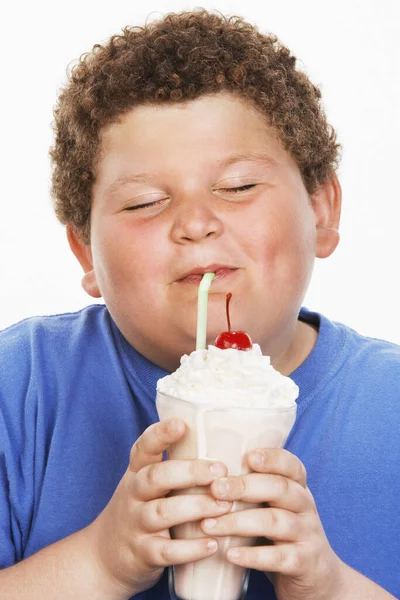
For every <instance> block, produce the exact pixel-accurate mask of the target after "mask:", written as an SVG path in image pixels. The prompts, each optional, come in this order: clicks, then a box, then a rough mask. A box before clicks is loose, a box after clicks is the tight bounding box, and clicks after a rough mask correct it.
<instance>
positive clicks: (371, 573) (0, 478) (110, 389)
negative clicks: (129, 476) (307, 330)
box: [0, 305, 400, 600]
mask: <svg viewBox="0 0 400 600" xmlns="http://www.w3.org/2000/svg"><path fill="white" fill-rule="evenodd" d="M300 319H302V320H304V321H306V322H309V323H312V324H314V325H315V326H316V327H319V336H318V340H317V343H316V345H315V347H314V349H313V351H312V352H311V354H310V356H309V357H308V358H307V359H306V361H305V362H304V363H303V364H302V365H301V366H300V367H299V368H298V369H297V370H296V371H295V372H294V373H293V374H292V378H293V379H294V381H295V382H296V383H297V384H298V386H299V388H300V396H299V400H298V413H297V420H296V424H295V426H294V428H293V430H292V433H291V435H290V437H289V439H288V441H287V444H286V447H287V448H288V450H290V451H291V452H293V453H294V454H296V455H297V456H299V457H300V459H301V460H302V461H303V463H304V464H305V466H306V468H307V472H308V486H309V488H310V490H311V491H312V493H313V495H314V498H315V501H316V504H317V507H318V510H319V514H320V517H321V520H322V523H323V525H324V528H325V532H326V534H327V537H328V539H329V541H330V543H331V545H332V547H333V549H334V550H335V552H336V553H337V554H338V556H339V557H340V558H341V559H342V560H343V561H344V562H346V563H347V564H348V565H350V566H352V567H353V568H355V569H356V570H358V571H360V572H361V573H363V574H365V575H366V576H367V577H369V578H370V579H372V580H373V581H375V582H376V583H378V584H379V585H381V586H382V587H383V588H385V589H386V590H388V591H389V592H391V593H392V594H393V595H395V596H400V510H399V499H400V468H399V466H400V348H399V347H397V346H395V345H394V344H390V343H388V342H383V341H380V340H374V339H369V338H365V337H362V336H360V335H358V334H357V333H355V332H354V331H353V330H351V329H349V328H347V327H344V326H343V325H340V324H337V323H332V322H330V321H329V320H328V319H326V318H325V317H323V316H321V315H317V314H315V313H311V312H309V311H307V310H305V309H304V310H302V311H301V314H300ZM0 348H1V350H0V567H1V568H3V567H7V566H9V565H12V564H14V563H15V562H17V561H20V560H22V559H24V558H26V557H27V556H29V555H31V554H33V553H34V552H37V551H38V550H40V549H41V548H43V547H44V546H47V545H48V544H51V543H52V542H55V541H57V540H59V539H61V538H63V537H66V536H67V535H69V534H70V533H73V532H75V531H77V530H78V529H81V528H82V527H85V526H86V525H87V524H88V523H90V522H91V521H93V520H94V519H95V517H96V516H97V515H98V514H99V513H100V512H101V510H102V509H103V508H104V506H105V505H106V504H107V502H108V501H109V499H110V497H111V495H112V493H113V491H114V490H115V488H116V486H117V484H118V482H119V480H120V479H121V477H122V475H123V474H124V472H125V470H126V467H127V464H128V460H129V452H130V449H131V446H132V444H133V443H134V441H135V440H136V439H137V438H138V436H139V435H140V434H141V433H142V432H143V430H144V429H145V428H146V427H148V426H149V425H150V424H151V423H153V422H154V421H156V420H157V413H156V408H155V390H156V382H157V379H158V378H159V377H163V376H164V375H165V374H166V372H165V371H164V370H162V369H160V368H159V367H157V366H155V365H154V364H153V363H151V362H150V361H148V360H147V359H145V358H144V357H143V356H141V355H140V354H139V353H138V352H136V350H134V349H133V348H132V347H131V346H130V345H129V344H128V342H127V341H126V340H125V339H124V338H123V336H122V335H121V333H120V332H119V330H118V329H117V327H116V325H115V324H114V322H113V321H112V319H111V317H110V314H109V312H108V310H107V309H106V307H105V306H103V305H95V306H90V307H88V308H85V309H84V310H82V311H80V312H78V313H74V314H65V315H58V316H50V317H38V318H32V319H27V320H25V321H23V322H21V323H18V324H16V325H13V326H12V327H10V328H8V329H6V330H5V331H3V332H2V333H1V334H0ZM135 598H136V600H156V599H157V600H167V599H169V593H168V586H167V578H166V572H164V575H163V577H162V578H161V580H160V581H159V582H158V583H157V584H156V585H155V586H154V587H153V588H152V589H150V590H148V591H146V592H143V593H141V594H138V595H137V596H135ZM274 598H275V594H274V592H273V588H272V586H271V584H270V583H269V581H268V579H267V578H266V577H265V575H264V574H263V573H261V572H257V571H252V572H251V577H250V584H249V590H248V595H247V599H248V600H261V599H262V600H269V599H274Z"/></svg>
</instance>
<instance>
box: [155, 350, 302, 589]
mask: <svg viewBox="0 0 400 600" xmlns="http://www.w3.org/2000/svg"><path fill="white" fill-rule="evenodd" d="M221 353H222V354H221ZM297 395H298V388H297V386H296V385H295V384H294V382H292V381H291V380H290V379H289V378H287V377H284V376H283V375H281V374H280V373H278V372H277V371H275V369H273V367H272V366H271V365H270V362H269V358H268V357H264V356H262V355H261V351H260V349H259V347H258V346H257V344H254V345H253V349H252V350H250V351H246V352H243V351H238V350H233V349H229V350H220V349H218V348H215V347H214V346H209V349H208V350H200V351H196V352H193V353H192V354H191V355H190V356H189V357H187V356H185V357H183V358H182V361H181V367H180V368H179V369H178V370H177V371H176V372H175V373H173V374H172V375H170V376H167V377H164V378H163V379H161V380H160V381H159V383H158V386H157V399H156V405H157V411H158V414H159V417H160V419H161V420H163V419H169V418H172V417H175V418H179V419H182V420H183V421H184V422H185V423H186V425H187V429H188V430H187V432H186V435H185V436H184V438H183V439H182V440H180V441H179V442H177V443H176V444H174V445H173V446H171V448H170V449H169V451H168V453H167V457H168V458H169V459H178V460H181V459H194V458H201V459H208V460H217V461H221V462H223V463H224V464H225V465H226V466H227V468H228V475H243V474H246V473H248V472H249V469H248V466H247V463H246V461H245V455H246V453H247V452H249V451H250V450H254V449H256V448H281V447H283V445H284V444H285V442H286V440H287V437H288V435H289V433H290V430H291V429H292V426H293V424H294V422H295V418H296V403H295V399H296V398H297ZM173 493H174V494H185V495H190V494H207V493H209V490H208V488H207V487H197V488H191V489H185V490H179V491H176V492H173ZM255 506H257V505H256V504H250V503H244V502H234V503H233V506H232V509H231V511H236V510H243V509H244V508H253V507H255ZM171 536H172V537H173V538H176V539H192V538H197V537H204V536H205V534H204V533H203V531H202V530H201V528H200V522H192V523H183V524H181V525H178V526H176V527H173V528H172V531H171ZM218 542H219V549H218V551H217V552H216V553H215V554H213V555H212V556H210V557H208V558H205V559H203V560H199V561H196V562H194V563H188V564H184V565H177V566H174V567H173V568H172V569H171V570H170V588H171V595H172V597H173V598H177V599H179V600H239V599H240V598H244V597H245V592H246V587H247V581H248V571H247V570H246V569H244V568H242V567H239V566H237V565H233V564H232V563H230V562H229V561H227V560H226V558H225V553H226V551H227V549H228V548H230V547H233V546H250V545H255V544H256V542H257V538H248V537H246V538H242V537H235V536H229V537H223V538H218Z"/></svg>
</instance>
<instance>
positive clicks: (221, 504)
mask: <svg viewBox="0 0 400 600" xmlns="http://www.w3.org/2000/svg"><path fill="white" fill-rule="evenodd" d="M215 502H216V504H218V506H219V507H220V508H229V507H230V505H231V503H230V502H226V500H216V501H215Z"/></svg>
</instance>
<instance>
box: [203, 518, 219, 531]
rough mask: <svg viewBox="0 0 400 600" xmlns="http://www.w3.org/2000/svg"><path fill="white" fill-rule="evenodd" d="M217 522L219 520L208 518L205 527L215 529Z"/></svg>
mask: <svg viewBox="0 0 400 600" xmlns="http://www.w3.org/2000/svg"><path fill="white" fill-rule="evenodd" d="M216 524H217V521H216V520H215V519H206V520H205V521H204V527H205V528H206V529H213V528H214V527H215V526H216Z"/></svg>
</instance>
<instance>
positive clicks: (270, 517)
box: [201, 508, 310, 542]
mask: <svg viewBox="0 0 400 600" xmlns="http://www.w3.org/2000/svg"><path fill="white" fill-rule="evenodd" d="M201 528H202V530H203V531H204V532H205V533H206V534H207V535H212V536H216V537H219V536H231V535H238V536H242V537H260V536H262V537H267V538H268V539H270V540H274V541H279V542H298V541H301V540H303V539H305V538H306V535H307V533H308V530H309V528H310V519H308V518H307V515H303V514H295V513H292V512H290V511H288V510H281V509H279V508H254V509H248V510H238V511H236V512H230V513H228V514H226V515H223V516H221V517H216V518H211V519H205V520H204V521H202V523H201Z"/></svg>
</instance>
